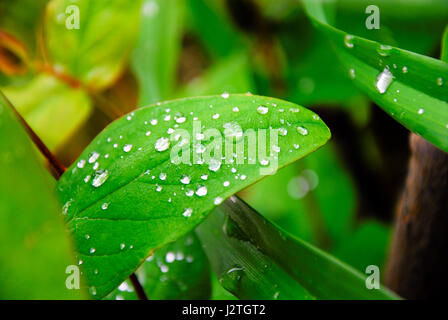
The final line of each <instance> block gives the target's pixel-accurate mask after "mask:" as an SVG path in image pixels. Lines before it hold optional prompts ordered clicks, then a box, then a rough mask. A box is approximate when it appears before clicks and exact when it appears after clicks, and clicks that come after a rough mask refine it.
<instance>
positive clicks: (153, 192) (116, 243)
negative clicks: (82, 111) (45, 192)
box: [59, 95, 330, 298]
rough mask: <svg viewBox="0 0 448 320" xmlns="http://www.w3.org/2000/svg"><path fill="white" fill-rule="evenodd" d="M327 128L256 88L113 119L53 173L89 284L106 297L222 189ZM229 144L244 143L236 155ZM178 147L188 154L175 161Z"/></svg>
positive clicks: (254, 175)
mask: <svg viewBox="0 0 448 320" xmlns="http://www.w3.org/2000/svg"><path fill="white" fill-rule="evenodd" d="M196 119H197V120H196ZM199 122H200V123H199ZM193 124H194V126H195V128H196V129H194V130H193ZM208 129H210V130H208ZM248 129H252V130H258V139H257V142H258V145H257V143H254V141H253V140H252V138H250V139H249V138H248V137H249V136H250V134H248V133H247V130H248ZM199 130H200V132H199ZM252 132H254V131H252ZM279 132H281V133H282V134H281V135H280V136H279V137H278V142H276V141H275V134H278V133H279ZM199 133H202V134H204V135H208V134H211V135H210V136H205V137H204V140H203V141H202V143H203V146H204V147H205V148H206V150H205V152H204V153H203V155H204V163H203V164H200V163H201V159H200V158H201V157H200V155H201V153H198V152H197V151H199V150H201V149H202V147H200V146H199V145H200V144H201V141H200V140H197V138H202V137H200V135H199ZM223 133H224V137H222V135H223ZM242 133H245V135H243V136H241V134H242ZM264 133H265V134H266V137H268V138H267V140H265V141H264V139H263V137H264ZM179 134H180V135H182V137H180V136H179ZM213 135H214V136H213ZM235 137H239V139H238V141H236V140H237V139H235ZM269 137H271V138H269ZM329 137H330V132H329V130H328V128H327V127H326V126H325V124H324V123H323V121H322V120H320V118H319V117H318V116H317V115H315V114H314V113H313V112H311V111H309V110H307V109H305V108H302V107H299V106H297V105H295V104H292V103H290V102H286V101H283V100H278V99H274V98H266V97H260V96H253V95H229V96H227V95H223V96H209V97H198V98H190V99H180V100H173V101H168V102H164V103H160V104H157V105H154V106H149V107H145V108H141V109H138V110H136V111H135V112H132V113H131V114H129V115H128V116H126V117H123V118H121V119H119V120H117V121H115V122H114V123H112V124H111V125H109V126H108V127H107V128H106V129H105V130H104V131H103V132H102V133H100V134H99V135H98V137H96V138H95V139H94V140H93V141H92V143H91V144H90V145H89V146H88V147H87V148H86V150H85V151H84V152H83V153H82V155H81V156H80V158H79V160H78V161H77V163H75V164H73V165H72V166H71V167H70V169H68V170H67V172H66V173H65V174H64V175H63V176H62V177H61V179H60V181H59V191H60V194H61V197H62V199H63V203H65V204H66V208H67V213H66V219H67V224H68V227H69V229H70V230H71V232H72V233H73V236H74V238H75V243H76V247H77V250H78V253H79V258H80V260H82V261H83V263H82V267H83V269H84V271H85V274H86V276H87V278H88V281H89V284H90V286H91V287H92V288H91V290H92V293H96V297H98V298H101V297H103V296H105V295H106V294H107V293H109V292H110V291H111V290H112V289H114V288H115V287H116V286H118V284H120V283H121V282H122V281H123V280H124V279H125V278H126V277H127V276H129V274H131V273H132V272H133V271H134V270H135V269H136V268H137V266H138V265H139V264H140V262H141V261H143V260H144V259H145V258H146V257H147V256H148V255H149V254H150V253H151V251H152V250H154V249H157V248H159V247H161V246H163V245H164V244H167V243H169V242H171V241H173V240H176V239H177V238H179V237H180V236H182V235H184V234H186V233H187V232H188V231H190V230H192V229H193V228H194V227H195V226H196V225H198V224H199V223H200V222H201V221H202V220H203V218H204V217H205V216H206V214H207V212H209V211H210V210H211V209H213V208H214V207H215V206H216V204H219V203H220V202H221V199H220V198H222V199H225V198H227V197H229V196H231V195H232V194H234V193H235V192H237V191H239V190H241V189H242V188H244V187H246V186H248V185H250V184H251V183H254V182H255V181H257V180H259V179H261V178H262V177H263V175H265V174H269V173H273V170H275V169H276V162H277V161H278V167H279V168H280V167H283V166H285V165H287V164H289V163H291V162H293V161H295V160H297V159H299V158H301V157H303V156H305V155H307V154H309V153H310V152H312V151H314V150H315V149H317V148H318V147H320V146H321V145H323V144H324V143H325V142H326V141H327V140H328V139H329ZM268 139H272V141H270V145H268V144H267V143H266V141H268ZM248 140H250V141H251V143H250V148H249V147H248ZM186 141H187V142H188V141H189V142H190V143H191V145H193V146H194V149H195V152H194V153H193V152H192V150H191V148H190V143H186V144H184V143H185V142H186ZM223 141H224V142H226V143H222V142H223ZM273 143H276V145H274V144H273ZM183 144H184V146H183V147H180V146H181V145H183ZM226 146H227V147H228V149H227V151H228V152H227V153H226V152H225V147H226ZM230 147H232V149H233V150H236V149H237V147H238V148H239V149H238V150H241V148H242V150H243V152H242V153H237V154H238V155H239V156H238V157H237V158H235V157H234V153H235V152H234V151H231V152H229V151H230V150H229V149H230ZM271 147H272V151H271ZM182 149H183V150H182ZM274 150H275V151H274ZM180 151H181V152H180ZM213 151H215V153H214V152H213ZM266 151H267V152H266ZM179 153H181V154H182V155H184V156H185V158H184V159H185V162H183V163H176V162H177V160H178V156H179ZM220 153H221V155H224V159H221V155H220ZM171 154H172V156H171ZM212 154H213V156H212ZM192 155H194V159H192ZM243 155H244V156H245V157H246V158H245V159H243V158H242V156H243ZM249 160H250V161H249ZM171 161H174V162H175V163H172V162H171ZM241 162H244V163H242V164H238V163H241ZM185 176H186V177H185ZM205 191H207V194H206V195H204V193H205ZM195 192H196V195H194V193H195ZM95 270H98V273H95V272H94V271H95Z"/></svg>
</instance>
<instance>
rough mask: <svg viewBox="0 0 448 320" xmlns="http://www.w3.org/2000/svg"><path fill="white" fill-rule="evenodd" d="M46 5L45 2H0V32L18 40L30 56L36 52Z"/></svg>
mask: <svg viewBox="0 0 448 320" xmlns="http://www.w3.org/2000/svg"><path fill="white" fill-rule="evenodd" d="M46 3H47V0H3V1H0V31H5V32H7V33H9V34H11V35H13V36H14V37H15V38H17V39H19V41H20V42H22V43H23V44H24V45H25V48H26V52H27V53H28V54H29V55H30V56H34V55H35V53H36V52H35V51H36V50H37V48H36V47H37V43H38V40H37V38H38V33H39V27H40V25H41V23H42V15H43V12H44V10H45V5H46ZM0 46H1V45H0Z"/></svg>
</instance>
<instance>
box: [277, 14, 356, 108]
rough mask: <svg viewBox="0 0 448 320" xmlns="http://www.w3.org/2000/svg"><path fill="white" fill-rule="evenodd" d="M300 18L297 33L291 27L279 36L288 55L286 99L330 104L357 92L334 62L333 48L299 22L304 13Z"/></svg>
mask: <svg viewBox="0 0 448 320" xmlns="http://www.w3.org/2000/svg"><path fill="white" fill-rule="evenodd" d="M300 18H301V19H302V21H301V22H300V23H301V25H300V30H301V33H300V34H297V30H296V29H295V28H293V27H291V28H288V29H287V30H285V31H284V32H283V33H282V34H281V38H280V39H281V40H282V44H283V47H284V49H285V50H286V54H287V56H288V64H289V65H288V68H287V71H286V73H287V74H286V78H287V82H288V85H289V86H290V88H289V90H290V93H289V95H288V96H289V99H291V100H292V101H295V102H296V103H299V104H304V105H316V104H330V105H334V104H345V103H346V102H347V101H348V100H350V99H353V98H354V97H357V96H359V95H360V92H359V90H358V89H357V88H356V87H355V86H354V85H353V83H352V81H351V79H350V77H349V75H348V74H347V73H346V71H345V70H344V68H343V67H342V66H341V65H340V64H337V63H334V56H335V51H334V49H333V47H332V46H331V43H330V42H329V41H328V39H326V38H325V37H324V36H322V35H321V34H320V33H319V32H317V31H315V30H313V29H312V27H311V26H309V25H303V24H304V22H303V21H304V20H303V18H304V17H302V16H300ZM305 21H306V20H305ZM294 22H295V21H294ZM308 24H309V23H308ZM299 37H300V38H299ZM299 39H300V40H299ZM322 74H325V77H322Z"/></svg>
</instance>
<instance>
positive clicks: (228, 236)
mask: <svg viewBox="0 0 448 320" xmlns="http://www.w3.org/2000/svg"><path fill="white" fill-rule="evenodd" d="M231 199H234V197H232V198H231ZM227 201H229V200H227ZM227 201H226V202H227ZM228 210H230V209H229V208H228V205H227V203H225V204H224V205H222V206H221V207H218V208H217V209H216V210H215V211H214V212H212V213H211V214H210V215H209V217H208V218H207V219H205V221H204V222H203V223H202V224H201V225H200V226H199V227H198V229H197V234H198V236H199V238H200V239H201V242H202V243H203V246H204V249H205V251H206V253H207V256H208V258H209V260H210V262H211V264H212V267H213V270H214V271H215V274H216V275H217V277H218V279H219V282H220V284H221V285H222V286H223V287H224V288H225V289H226V290H228V291H229V292H230V293H232V294H233V295H235V296H236V297H238V298H239V299H256V300H269V299H304V300H310V299H313V298H314V297H313V296H312V295H311V294H310V293H309V292H308V291H307V290H306V289H304V288H303V287H302V286H301V285H300V283H299V282H297V281H296V280H295V279H294V278H293V277H291V276H290V275H289V274H288V273H287V272H285V271H284V270H283V269H282V268H281V267H280V266H279V265H277V264H276V263H275V261H273V260H272V258H270V257H269V256H267V255H265V254H264V253H263V251H261V250H259V249H258V248H257V246H256V245H255V244H253V243H251V242H250V241H249V238H248V237H247V234H245V233H244V232H243V231H242V230H241V229H240V228H239V226H238V224H237V223H236V222H235V221H233V220H232V218H231V217H230V215H228V214H226V212H227V211H228Z"/></svg>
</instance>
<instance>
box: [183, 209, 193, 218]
mask: <svg viewBox="0 0 448 320" xmlns="http://www.w3.org/2000/svg"><path fill="white" fill-rule="evenodd" d="M192 213H193V209H191V208H187V209H185V211H184V213H182V215H183V216H184V217H187V218H188V217H191V214H192Z"/></svg>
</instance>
